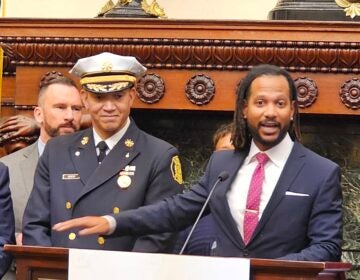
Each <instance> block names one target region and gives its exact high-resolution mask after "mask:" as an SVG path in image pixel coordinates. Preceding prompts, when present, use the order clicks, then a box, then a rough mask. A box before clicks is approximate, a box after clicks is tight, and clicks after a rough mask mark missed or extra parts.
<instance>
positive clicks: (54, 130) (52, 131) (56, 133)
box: [44, 122, 78, 137]
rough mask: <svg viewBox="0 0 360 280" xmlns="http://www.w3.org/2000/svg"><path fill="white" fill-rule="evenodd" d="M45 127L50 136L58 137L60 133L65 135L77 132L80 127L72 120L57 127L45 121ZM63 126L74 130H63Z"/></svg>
mask: <svg viewBox="0 0 360 280" xmlns="http://www.w3.org/2000/svg"><path fill="white" fill-rule="evenodd" d="M44 128H45V131H46V133H47V134H48V135H49V136H50V137H56V136H59V135H64V134H69V133H72V132H75V131H77V130H78V128H77V127H76V126H75V125H74V124H73V123H72V122H71V123H66V124H61V125H59V126H57V127H53V126H51V125H49V124H48V123H46V122H45V123H44ZM61 128H71V129H72V130H73V131H72V132H62V131H61Z"/></svg>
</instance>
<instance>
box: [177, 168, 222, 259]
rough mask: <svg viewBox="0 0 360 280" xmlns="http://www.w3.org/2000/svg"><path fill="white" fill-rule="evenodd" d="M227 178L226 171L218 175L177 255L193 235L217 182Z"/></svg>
mask: <svg viewBox="0 0 360 280" xmlns="http://www.w3.org/2000/svg"><path fill="white" fill-rule="evenodd" d="M228 177H229V173H227V172H226V171H222V172H221V173H220V174H219V176H218V178H217V180H216V182H215V184H214V185H213V186H212V188H211V190H210V192H209V194H208V197H207V198H206V200H205V202H204V205H203V206H202V207H201V210H200V212H199V215H198V216H197V218H196V220H195V223H194V224H193V226H192V227H191V230H190V232H189V234H188V236H187V238H186V240H185V242H184V245H183V246H182V248H181V250H180V253H179V255H182V254H183V253H184V250H185V248H186V246H187V244H188V243H189V240H190V238H191V236H192V234H193V232H194V230H195V228H196V226H197V224H198V222H199V220H200V218H201V216H202V214H203V213H204V211H205V209H206V206H207V205H208V204H209V201H210V198H211V196H212V194H213V192H214V190H215V187H216V186H217V184H219V182H222V181H225V180H226V179H227V178H228Z"/></svg>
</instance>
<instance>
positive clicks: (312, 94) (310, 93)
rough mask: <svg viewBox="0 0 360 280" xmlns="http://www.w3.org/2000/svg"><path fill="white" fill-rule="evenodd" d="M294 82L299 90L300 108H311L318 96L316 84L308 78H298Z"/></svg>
mask: <svg viewBox="0 0 360 280" xmlns="http://www.w3.org/2000/svg"><path fill="white" fill-rule="evenodd" d="M294 82H295V86H296V90H297V99H298V104H299V107H300V108H306V107H310V106H311V105H312V104H313V103H314V102H315V100H316V98H317V96H318V88H317V85H316V83H315V82H314V81H313V80H312V79H310V78H307V77H300V78H296V79H295V80H294Z"/></svg>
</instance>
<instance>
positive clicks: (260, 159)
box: [255, 153, 269, 165]
mask: <svg viewBox="0 0 360 280" xmlns="http://www.w3.org/2000/svg"><path fill="white" fill-rule="evenodd" d="M255 157H256V159H257V161H258V162H259V163H260V164H261V165H265V164H266V163H267V162H268V160H269V157H268V155H267V154H265V153H257V154H256V156H255Z"/></svg>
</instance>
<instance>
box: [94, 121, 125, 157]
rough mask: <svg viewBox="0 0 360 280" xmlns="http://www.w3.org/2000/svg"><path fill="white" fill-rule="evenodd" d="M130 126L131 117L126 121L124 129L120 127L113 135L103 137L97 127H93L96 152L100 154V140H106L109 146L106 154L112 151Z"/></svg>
mask: <svg viewBox="0 0 360 280" xmlns="http://www.w3.org/2000/svg"><path fill="white" fill-rule="evenodd" d="M129 126H130V118H127V120H126V123H125V125H124V127H123V128H122V129H120V130H119V131H118V132H116V133H115V134H114V135H113V136H111V137H109V138H107V139H102V138H101V137H100V136H99V134H97V133H96V131H95V129H94V128H93V133H94V143H95V147H96V154H97V155H99V154H100V149H99V148H98V147H97V145H98V144H99V142H101V141H105V143H106V145H107V146H108V149H107V150H106V154H108V153H110V151H111V150H112V149H113V148H114V147H115V145H116V144H117V143H118V142H119V141H120V139H121V138H122V137H123V136H124V134H125V132H126V131H127V129H128V128H129Z"/></svg>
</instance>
